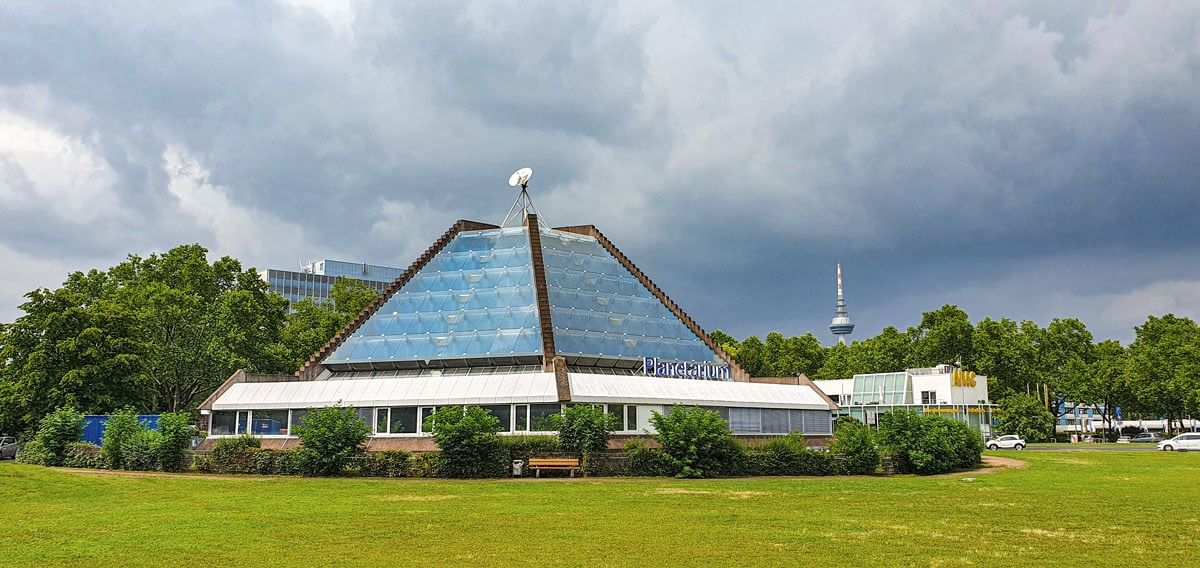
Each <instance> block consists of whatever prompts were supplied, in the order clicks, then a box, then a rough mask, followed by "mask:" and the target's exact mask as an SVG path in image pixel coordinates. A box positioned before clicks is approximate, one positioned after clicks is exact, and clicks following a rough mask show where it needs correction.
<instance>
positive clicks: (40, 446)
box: [20, 406, 83, 466]
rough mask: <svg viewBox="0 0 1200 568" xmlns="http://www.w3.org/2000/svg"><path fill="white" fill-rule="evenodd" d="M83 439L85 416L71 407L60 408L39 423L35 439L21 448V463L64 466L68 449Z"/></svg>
mask: <svg viewBox="0 0 1200 568" xmlns="http://www.w3.org/2000/svg"><path fill="white" fill-rule="evenodd" d="M82 437H83V415H82V414H80V413H79V412H76V411H75V409H74V408H72V407H69V406H66V407H63V408H59V409H57V410H55V411H54V412H51V413H50V414H47V415H46V416H45V417H43V418H42V419H41V420H40V421H39V422H38V429H37V432H36V433H35V434H34V435H33V439H32V440H30V441H29V442H28V443H26V444H25V446H24V447H23V448H21V455H20V458H21V461H22V462H23V463H31V464H36V465H47V466H59V465H63V461H64V460H65V459H66V457H67V449H68V448H70V447H71V445H72V444H74V443H76V442H78V441H79V439H80V438H82Z"/></svg>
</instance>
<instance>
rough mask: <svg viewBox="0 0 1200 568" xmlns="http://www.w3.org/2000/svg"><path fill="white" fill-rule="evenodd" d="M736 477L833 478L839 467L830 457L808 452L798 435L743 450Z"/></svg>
mask: <svg viewBox="0 0 1200 568" xmlns="http://www.w3.org/2000/svg"><path fill="white" fill-rule="evenodd" d="M739 463H740V467H739V468H738V472H737V473H738V474H739V475H805V476H822V475H835V474H837V473H840V472H841V467H840V466H839V464H838V461H837V460H836V459H835V458H834V457H833V455H831V454H828V453H825V452H818V451H816V450H810V449H808V447H807V443H806V441H805V440H804V436H803V435H800V434H795V433H792V434H788V435H787V436H780V437H778V438H774V439H772V440H770V441H768V442H766V443H765V444H763V445H761V446H759V447H757V448H745V449H743V450H742V457H741V459H740V460H739Z"/></svg>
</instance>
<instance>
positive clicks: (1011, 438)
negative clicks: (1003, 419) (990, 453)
mask: <svg viewBox="0 0 1200 568" xmlns="http://www.w3.org/2000/svg"><path fill="white" fill-rule="evenodd" d="M987 449H989V450H1024V449H1025V440H1023V439H1021V437H1020V436H1016V435H1013V434H1009V435H1007V436H1000V437H999V438H996V439H995V440H988V443H987Z"/></svg>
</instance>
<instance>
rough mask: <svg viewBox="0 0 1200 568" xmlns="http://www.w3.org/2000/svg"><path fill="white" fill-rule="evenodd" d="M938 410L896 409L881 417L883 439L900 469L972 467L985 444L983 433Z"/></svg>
mask: <svg viewBox="0 0 1200 568" xmlns="http://www.w3.org/2000/svg"><path fill="white" fill-rule="evenodd" d="M959 424H960V423H959V422H958V421H956V420H953V419H950V418H945V417H943V416H938V415H935V414H922V413H919V412H914V411H911V410H896V411H893V412H889V413H887V414H883V415H881V416H880V418H879V442H880V445H881V446H883V448H884V450H885V451H886V452H887V453H888V454H890V455H891V456H892V457H893V458H894V463H895V467H896V471H899V472H900V473H919V474H921V475H930V474H937V473H945V472H948V471H953V470H955V469H960V468H967V467H972V466H974V465H976V464H978V463H979V461H980V460H979V455H980V454H981V453H982V451H983V446H982V444H981V443H979V442H980V440H979V434H978V433H976V432H975V431H974V430H973V429H972V428H970V427H969V426H966V425H965V424H962V425H961V426H959Z"/></svg>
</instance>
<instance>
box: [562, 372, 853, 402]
mask: <svg viewBox="0 0 1200 568" xmlns="http://www.w3.org/2000/svg"><path fill="white" fill-rule="evenodd" d="M571 401H572V402H595V403H600V402H609V403H625V404H629V403H637V404H684V405H688V406H735V407H750V408H799V409H807V410H829V403H827V402H825V399H824V398H821V395H819V394H817V393H816V391H814V390H813V389H812V388H811V387H809V386H806V385H775V384H764V383H741V382H733V381H702V380H695V379H672V378H664V377H641V376H622V375H591V374H582V373H571Z"/></svg>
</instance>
